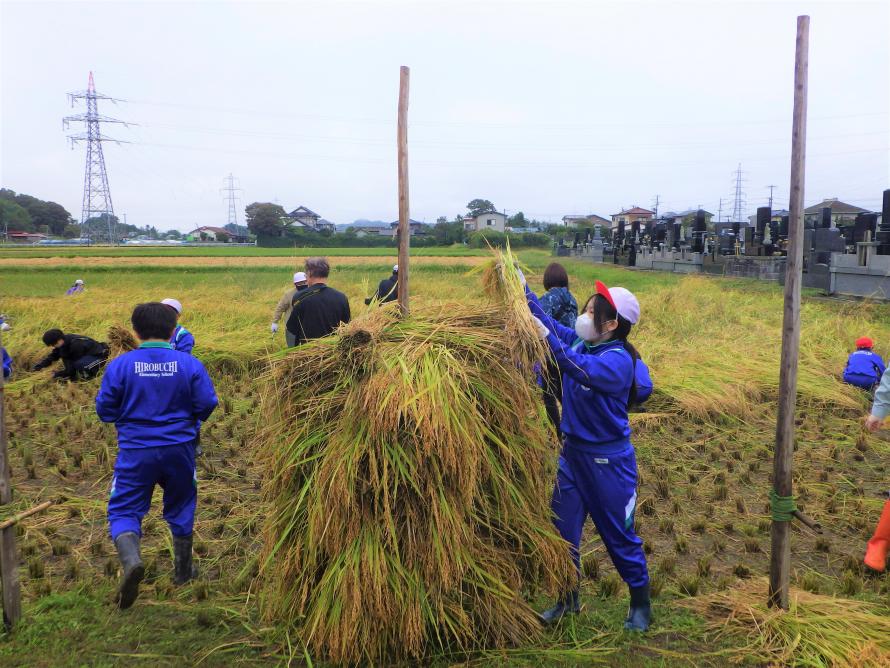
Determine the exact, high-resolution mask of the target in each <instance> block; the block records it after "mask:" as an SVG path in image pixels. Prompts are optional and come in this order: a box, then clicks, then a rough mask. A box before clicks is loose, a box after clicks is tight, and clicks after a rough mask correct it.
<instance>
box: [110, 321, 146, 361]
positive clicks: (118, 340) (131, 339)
mask: <svg viewBox="0 0 890 668" xmlns="http://www.w3.org/2000/svg"><path fill="white" fill-rule="evenodd" d="M108 347H109V349H110V353H109V357H117V356H118V355H123V354H124V353H127V352H130V351H131V350H136V348H138V347H139V342H138V341H137V340H136V337H135V336H133V333H132V332H131V331H130V330H129V329H126V328H125V327H121V326H119V325H112V326H111V327H109V328H108Z"/></svg>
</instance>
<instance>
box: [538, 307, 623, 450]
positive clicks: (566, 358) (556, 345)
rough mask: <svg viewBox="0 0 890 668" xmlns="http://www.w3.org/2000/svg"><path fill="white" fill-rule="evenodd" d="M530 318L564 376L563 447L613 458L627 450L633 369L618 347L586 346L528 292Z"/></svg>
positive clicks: (616, 344) (616, 343) (607, 344)
mask: <svg viewBox="0 0 890 668" xmlns="http://www.w3.org/2000/svg"><path fill="white" fill-rule="evenodd" d="M526 296H527V297H528V300H529V306H530V308H531V311H532V313H533V314H534V315H536V316H537V317H538V318H540V320H541V321H542V322H543V323H544V325H545V326H546V327H547V329H549V330H550V334H549V335H548V336H547V343H548V345H549V346H550V350H551V352H552V353H553V358H554V360H556V363H557V365H558V366H559V370H560V372H561V373H562V422H561V424H560V429H561V430H562V432H563V433H564V434H565V435H566V447H574V448H578V449H582V450H585V451H588V452H593V453H602V454H614V453H616V452H620V451H622V450H625V449H626V448H628V447H630V422H629V421H628V417H627V400H628V395H629V394H630V388H631V384H632V383H633V379H634V363H633V359H632V358H631V356H630V353H629V352H627V350H625V349H624V344H622V343H621V342H620V341H606V342H605V343H601V344H599V345H595V346H590V345H588V344H586V343H584V342H583V341H580V340H578V336H577V334H575V330H574V329H569V328H568V327H564V326H563V325H560V324H559V323H558V322H556V321H555V320H553V318H551V317H550V316H548V315H547V314H546V313H544V311H543V310H542V309H541V305H540V304H539V303H538V298H537V297H535V295H534V294H533V293H531V292H529V291H526Z"/></svg>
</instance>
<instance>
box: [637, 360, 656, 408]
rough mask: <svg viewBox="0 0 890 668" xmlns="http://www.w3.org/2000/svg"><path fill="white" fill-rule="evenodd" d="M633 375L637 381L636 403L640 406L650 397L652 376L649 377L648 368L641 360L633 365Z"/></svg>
mask: <svg viewBox="0 0 890 668" xmlns="http://www.w3.org/2000/svg"><path fill="white" fill-rule="evenodd" d="M634 373H635V374H636V379H637V403H638V404H641V403H643V402H644V401H646V399H648V398H649V397H651V396H652V376H651V375H649V367H648V366H646V363H645V362H644V361H643V360H641V359H638V360H637V362H636V364H635V365H634Z"/></svg>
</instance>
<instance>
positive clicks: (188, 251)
mask: <svg viewBox="0 0 890 668" xmlns="http://www.w3.org/2000/svg"><path fill="white" fill-rule="evenodd" d="M398 254H399V253H398V249H397V248H396V247H395V246H392V247H384V248H311V247H305V248H304V247H299V246H295V247H293V248H261V247H257V246H225V245H221V246H193V247H189V246H186V247H183V248H177V247H175V246H174V247H165V246H155V247H140V246H117V247H112V246H93V247H82V248H77V247H70V246H69V247H64V246H62V247H53V246H2V247H0V258H25V257H35V258H36V257H46V258H57V257H58V258H82V257H180V258H195V257H311V256H316V255H323V256H328V257H384V256H393V255H395V256H397V255H398ZM411 255H412V257H473V256H487V255H488V253H487V251H485V250H480V249H478V248H468V247H466V246H432V247H429V248H412V249H411Z"/></svg>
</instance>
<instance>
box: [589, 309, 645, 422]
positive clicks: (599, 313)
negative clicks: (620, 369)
mask: <svg viewBox="0 0 890 668" xmlns="http://www.w3.org/2000/svg"><path fill="white" fill-rule="evenodd" d="M591 299H592V300H593V322H594V324H595V325H596V329H597V331H602V328H603V326H605V324H606V323H607V322H609V320H617V321H618V327H617V328H616V329H615V330H614V331H613V332H612V338H613V339H615V340H617V341H621V345H623V346H624V349H625V350H626V351H627V352H628V353H629V354H630V359H631V361H633V377H632V378H631V382H630V392H629V393H628V395H627V407H628V408H630V407H631V406H633V405H635V404H636V403H637V360H638V359H640V353H639V352H637V349H636V348H634V347H633V344H632V343H631V342H630V341H628V340H627V337H628V336H629V335H630V330H631V329H632V328H633V324H631V322H630V320H628V319H627V318H625V317H623V316H621V315H619V314H618V311H616V310H615V307H614V306H612V305H611V304H610V303H609V302H608V300H607V299H606V298H605V297H603V296H602V295H599V294H596V295H593V296H592V297H591V298H590V299H588V300H587V304H589V303H590V300H591ZM585 308H586V304H585Z"/></svg>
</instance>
